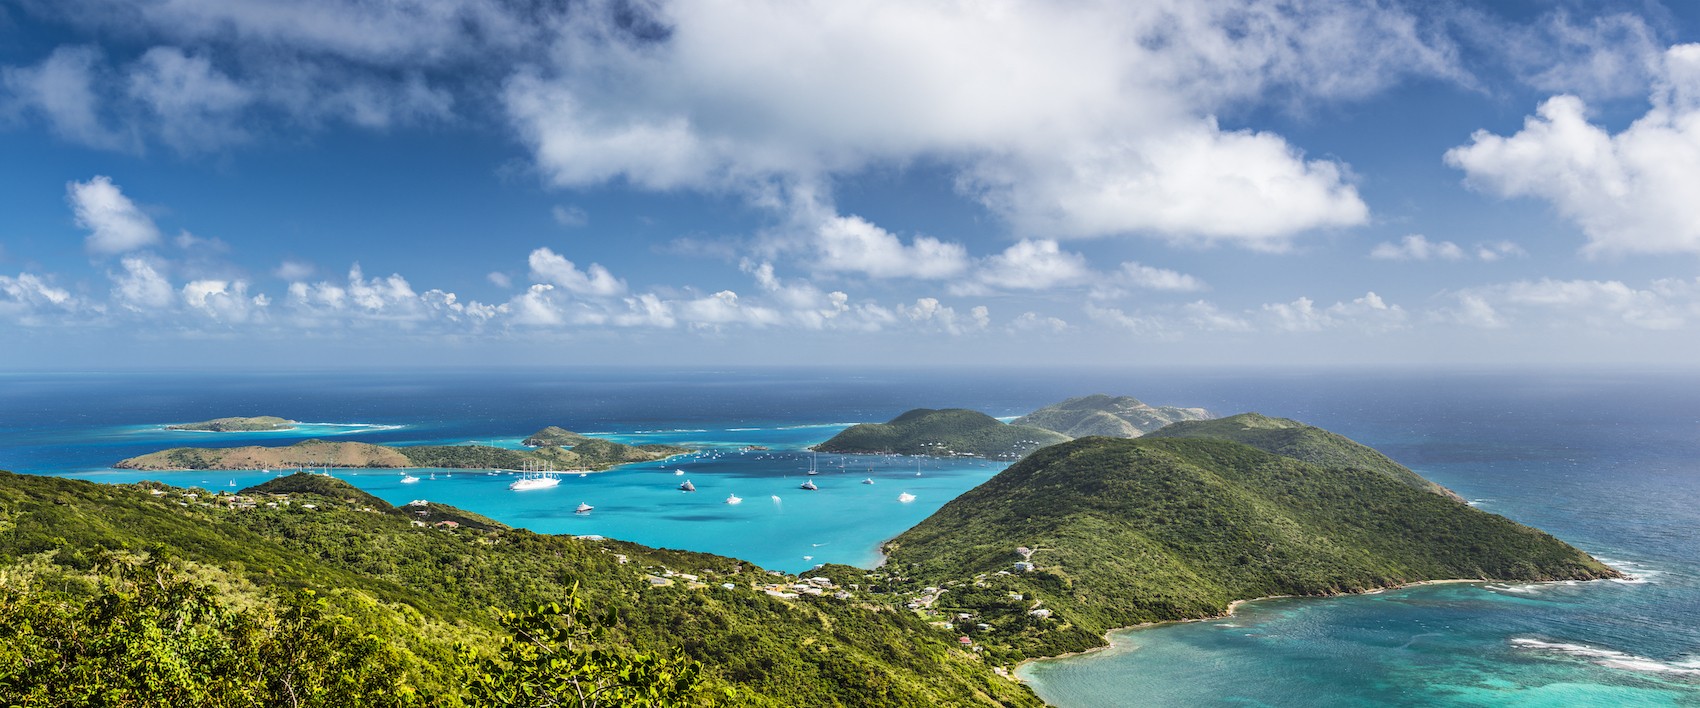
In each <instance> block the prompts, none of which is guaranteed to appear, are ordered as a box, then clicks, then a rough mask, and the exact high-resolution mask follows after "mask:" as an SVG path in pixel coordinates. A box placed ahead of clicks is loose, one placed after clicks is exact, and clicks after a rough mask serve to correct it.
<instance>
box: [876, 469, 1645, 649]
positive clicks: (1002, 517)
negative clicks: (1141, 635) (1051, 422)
mask: <svg viewBox="0 0 1700 708" xmlns="http://www.w3.org/2000/svg"><path fill="white" fill-rule="evenodd" d="M1018 547H1025V548H1028V549H1029V550H1031V551H1032V556H1031V562H1032V563H1033V564H1034V565H1035V566H1036V569H1035V570H1033V571H1031V572H1021V571H1018V570H1017V569H1016V568H1015V566H1014V564H1015V563H1016V562H1018V561H1022V560H1023V559H1022V557H1021V556H1019V555H1017V553H1016V549H1017V548H1018ZM887 552H888V554H889V556H890V558H889V561H888V565H887V567H888V568H890V569H891V571H890V574H891V576H893V577H891V578H890V579H889V582H890V583H891V584H892V585H893V586H894V587H895V588H897V589H899V590H908V591H913V590H914V589H915V588H917V587H919V586H921V585H937V586H946V584H948V583H952V582H954V583H957V584H958V585H957V586H956V587H953V588H951V589H950V590H948V591H947V592H946V594H945V595H943V596H941V599H940V602H941V603H945V604H948V605H955V606H958V607H961V608H963V610H962V611H966V612H970V613H973V614H976V615H978V618H977V619H976V620H975V624H976V627H977V625H978V624H981V623H984V624H991V625H994V631H992V632H989V633H987V636H985V637H976V639H977V640H978V641H980V642H982V643H984V644H987V645H990V646H992V647H994V649H995V652H1002V653H1003V654H1004V655H1008V656H1012V657H1018V656H1035V655H1048V654H1055V653H1060V652H1065V651H1076V650H1080V649H1084V648H1088V647H1091V646H1095V645H1098V644H1100V643H1101V642H1102V639H1101V636H1102V634H1103V633H1104V632H1105V631H1106V630H1108V629H1111V628H1114V627H1120V626H1129V625H1134V624H1139V623H1144V622H1157V621H1167V620H1178V619H1187V618H1198V617H1207V616H1213V615H1217V614H1220V613H1222V612H1224V611H1226V609H1227V607H1228V604H1229V603H1230V602H1231V601H1233V600H1238V599H1250V598H1256V597H1264V596H1270V595H1323V594H1333V593H1342V592H1361V591H1365V590H1369V589H1374V588H1381V587H1388V586H1392V585H1398V584H1404V583H1410V582H1416V581H1423V580H1437V579H1453V578H1479V579H1504V580H1555V579H1591V578H1600V577H1612V576H1614V575H1615V574H1616V573H1615V571H1612V570H1611V569H1609V568H1607V567H1605V566H1604V565H1601V564H1600V563H1599V562H1598V561H1596V560H1594V559H1593V558H1590V557H1588V556H1587V554H1584V553H1582V552H1581V551H1578V550H1576V549H1575V548H1572V547H1570V546H1568V545H1565V544H1564V543H1562V542H1560V541H1558V540H1557V539H1554V538H1552V537H1551V536H1548V535H1547V534H1544V533H1541V532H1539V531H1536V530H1534V529H1531V528H1528V527H1525V526H1521V525H1519V524H1516V523H1514V522H1512V521H1510V520H1507V519H1505V518H1503V517H1500V516H1496V515H1493V514H1488V513H1485V512H1482V511H1480V510H1477V509H1474V508H1471V507H1468V506H1465V505H1462V504H1458V503H1456V502H1454V501H1452V500H1451V499H1448V498H1446V497H1443V496H1440V495H1437V494H1431V493H1428V492H1426V491H1423V490H1418V489H1416V488H1414V487H1413V486H1410V485H1407V484H1404V483H1403V482H1401V481H1398V480H1396V479H1394V478H1392V477H1390V476H1389V475H1387V474H1385V473H1383V472H1380V471H1371V470H1366V469H1362V468H1358V467H1339V468H1325V467H1322V466H1319V465H1315V464H1310V463H1306V462H1302V461H1299V460H1296V459H1292V458H1286V457H1281V456H1277V455H1273V454H1270V453H1266V452H1263V451H1261V450H1257V449H1254V448H1251V447H1248V446H1245V445H1241V444H1238V443H1232V442H1226V441H1220V440H1205V439H1154V438H1151V437H1145V438H1139V439H1136V440H1121V439H1111V438H1086V439H1083V440H1076V441H1073V442H1069V443H1064V444H1061V445H1055V446H1052V447H1048V448H1045V449H1042V450H1040V451H1038V452H1036V453H1034V454H1033V455H1031V456H1029V457H1028V458H1027V459H1026V460H1023V461H1022V462H1019V463H1017V464H1015V465H1012V466H1011V467H1010V468H1009V469H1007V470H1005V471H1003V472H1002V473H999V474H998V475H997V476H995V477H993V478H992V479H991V480H989V481H987V482H986V483H985V484H983V485H981V486H979V487H977V488H975V489H973V490H970V491H969V492H967V493H966V494H963V495H962V496H960V497H958V498H957V499H955V500H953V501H951V502H950V503H948V504H946V505H945V506H944V507H943V508H942V509H940V510H939V511H938V512H937V513H936V514H934V515H933V516H932V517H929V518H928V519H927V520H925V521H923V522H922V523H921V524H919V525H917V526H916V527H915V528H913V529H910V530H909V531H907V532H905V533H903V534H902V535H900V536H898V537H897V538H896V539H894V540H893V541H892V542H891V543H890V544H889V545H888V548H887ZM999 571H1004V572H1005V573H1007V574H1002V575H1000V574H998V572H999ZM1012 594H1020V595H1022V597H1023V599H1022V600H1021V601H1020V602H1019V603H1016V604H1011V603H1010V602H1008V601H1007V600H1008V599H1012V598H1011V595H1012ZM1044 609H1048V610H1050V611H1051V612H1052V616H1051V617H1048V618H1046V617H1036V616H1034V615H1032V614H1031V613H1032V612H1033V611H1034V610H1044Z"/></svg>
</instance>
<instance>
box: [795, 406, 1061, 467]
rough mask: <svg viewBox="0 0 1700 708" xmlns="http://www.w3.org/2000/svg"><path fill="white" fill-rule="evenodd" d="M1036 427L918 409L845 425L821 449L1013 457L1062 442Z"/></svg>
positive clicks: (981, 415)
mask: <svg viewBox="0 0 1700 708" xmlns="http://www.w3.org/2000/svg"><path fill="white" fill-rule="evenodd" d="M1067 439H1068V436H1066V435H1062V434H1060V433H1055V432H1052V431H1049V430H1044V429H1041V428H1033V427H1027V426H1019V425H1005V424H1004V423H1002V422H1001V421H999V420H998V419H996V418H993V417H991V416H989V415H986V414H984V413H980V412H978V411H971V410H966V409H962V408H947V409H944V410H932V409H929V408H917V409H915V410H912V411H909V412H907V413H904V414H903V415H900V416H898V417H896V418H893V419H891V421H890V422H887V423H862V424H860V425H853V426H850V427H849V428H848V429H846V430H844V431H843V432H841V433H839V434H837V435H834V436H833V437H832V439H830V440H827V441H826V442H824V443H821V444H820V445H817V446H815V449H816V450H820V451H821V452H849V453H886V452H890V453H897V454H900V455H970V456H974V457H988V458H999V459H1016V458H1019V457H1021V456H1022V455H1026V454H1027V453H1029V452H1032V451H1033V450H1035V449H1037V448H1040V447H1044V446H1046V445H1052V444H1055V443H1059V442H1062V441H1064V440H1067Z"/></svg>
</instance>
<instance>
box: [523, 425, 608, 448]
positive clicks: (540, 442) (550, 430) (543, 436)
mask: <svg viewBox="0 0 1700 708" xmlns="http://www.w3.org/2000/svg"><path fill="white" fill-rule="evenodd" d="M590 440H595V438H592V437H590V436H588V435H582V434H579V433H575V432H573V431H571V430H567V429H566V428H563V427H560V426H558V425H551V426H549V427H547V428H544V429H542V430H539V431H537V432H535V433H532V434H531V437H529V438H526V439H525V444H526V445H529V446H531V447H550V446H554V447H571V446H573V445H577V444H579V443H581V442H588V441H590Z"/></svg>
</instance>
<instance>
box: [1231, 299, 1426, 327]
mask: <svg viewBox="0 0 1700 708" xmlns="http://www.w3.org/2000/svg"><path fill="white" fill-rule="evenodd" d="M1262 310H1263V314H1264V316H1265V317H1266V318H1268V320H1269V321H1270V323H1271V325H1272V326H1273V327H1274V328H1275V329H1276V330H1278V331H1285V332H1316V331H1320V330H1324V329H1334V328H1338V327H1351V328H1354V329H1358V330H1362V331H1369V332H1375V331H1385V330H1390V329H1398V328H1401V327H1404V326H1405V321H1406V319H1407V317H1406V313H1405V310H1404V309H1403V308H1401V307H1399V306H1398V305H1389V304H1387V302H1386V301H1384V300H1382V299H1381V297H1380V296H1378V295H1376V294H1375V293H1373V292H1372V293H1367V294H1365V295H1364V296H1363V297H1360V298H1357V299H1355V300H1352V301H1351V302H1336V303H1334V304H1333V305H1331V306H1329V307H1327V308H1318V307H1317V306H1316V302H1315V301H1313V300H1311V299H1310V298H1307V297H1301V298H1299V299H1297V300H1294V301H1292V302H1290V303H1271V304H1266V305H1264V306H1263V308H1262Z"/></svg>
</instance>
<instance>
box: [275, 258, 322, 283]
mask: <svg viewBox="0 0 1700 708" xmlns="http://www.w3.org/2000/svg"><path fill="white" fill-rule="evenodd" d="M314 270H315V268H313V264H311V263H308V262H306V261H298V260H293V259H290V260H285V261H284V262H282V263H279V264H277V268H276V269H274V270H273V271H272V275H275V276H277V277H278V279H279V280H287V281H290V282H294V281H297V280H306V279H307V278H310V277H312V276H313V271H314Z"/></svg>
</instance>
